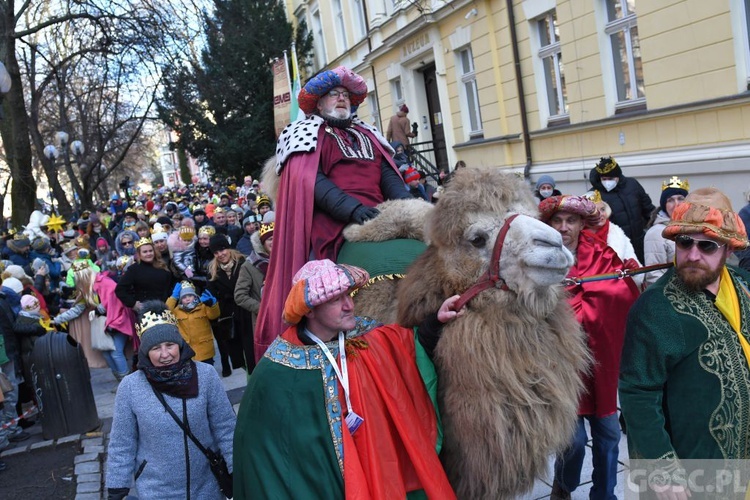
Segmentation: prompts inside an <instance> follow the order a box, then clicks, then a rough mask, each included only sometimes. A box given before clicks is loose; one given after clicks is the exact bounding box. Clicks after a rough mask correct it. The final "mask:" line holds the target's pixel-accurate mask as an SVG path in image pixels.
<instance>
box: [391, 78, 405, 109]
mask: <svg viewBox="0 0 750 500" xmlns="http://www.w3.org/2000/svg"><path fill="white" fill-rule="evenodd" d="M391 93H392V94H393V104H394V105H396V106H399V105H401V104H402V103H403V102H404V92H403V90H402V89H401V78H394V79H393V80H391Z"/></svg>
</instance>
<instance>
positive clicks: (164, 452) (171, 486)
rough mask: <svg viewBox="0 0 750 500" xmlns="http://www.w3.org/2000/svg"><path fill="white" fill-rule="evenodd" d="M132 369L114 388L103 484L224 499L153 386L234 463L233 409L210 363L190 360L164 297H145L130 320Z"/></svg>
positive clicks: (113, 494)
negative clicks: (134, 344)
mask: <svg viewBox="0 0 750 500" xmlns="http://www.w3.org/2000/svg"><path fill="white" fill-rule="evenodd" d="M136 330H137V332H138V335H139V336H140V339H141V345H140V348H139V350H138V370H137V371H136V372H135V373H132V374H130V375H128V376H127V377H125V378H124V379H123V380H122V382H121V383H120V386H119V388H118V389H117V396H116V397H115V410H114V419H113V422H112V432H111V433H110V441H109V449H108V458H107V478H106V483H107V491H108V497H109V498H110V499H115V500H119V499H122V498H125V496H127V495H128V492H129V489H130V488H131V487H132V486H133V482H135V486H136V488H137V490H138V498H141V499H149V498H154V499H157V498H158V499H160V500H161V499H179V500H184V499H190V498H192V499H201V500H203V499H222V498H224V495H223V494H222V493H221V492H220V490H219V484H218V482H217V481H216V478H215V477H214V475H213V473H212V472H211V469H210V467H209V463H208V459H207V458H206V456H205V455H204V454H203V453H202V452H201V451H200V449H199V448H198V447H197V446H196V445H195V443H193V442H192V441H191V440H190V439H189V438H187V437H186V436H185V433H184V432H183V430H182V428H181V427H180V426H179V425H178V424H177V422H175V420H174V419H173V418H172V416H171V415H170V414H169V413H168V412H167V411H166V409H165V408H164V406H163V405H162V403H161V402H160V401H159V399H158V398H157V396H156V393H155V391H158V392H160V393H161V394H162V395H163V396H164V401H165V402H166V404H168V405H169V406H170V407H171V408H172V410H173V412H174V413H175V414H176V415H177V416H178V417H179V418H180V420H182V422H183V423H185V424H186V425H187V426H188V427H189V429H190V430H191V432H192V433H193V435H194V436H195V437H196V438H197V439H198V441H199V442H200V443H201V444H202V445H203V447H204V448H208V449H211V450H214V451H219V452H221V454H222V455H223V456H224V459H225V460H226V463H227V465H228V466H229V471H230V472H231V470H232V439H233V435H234V427H235V423H236V419H237V417H236V415H235V414H234V410H233V409H232V405H231V404H230V402H229V399H228V398H227V395H226V392H225V391H224V387H223V386H222V384H221V381H220V380H219V376H218V374H217V373H216V370H215V369H214V368H213V366H211V365H207V364H205V363H194V362H193V361H192V359H191V358H192V357H193V355H194V353H193V350H192V349H191V348H190V346H189V345H187V344H186V343H185V341H184V340H183V339H182V337H181V336H180V333H179V330H178V329H177V324H176V321H175V320H174V316H172V313H170V312H169V311H168V310H167V309H166V306H165V304H164V303H161V302H157V301H154V302H146V303H145V304H144V308H143V310H142V313H141V314H140V319H139V323H138V325H137V327H136Z"/></svg>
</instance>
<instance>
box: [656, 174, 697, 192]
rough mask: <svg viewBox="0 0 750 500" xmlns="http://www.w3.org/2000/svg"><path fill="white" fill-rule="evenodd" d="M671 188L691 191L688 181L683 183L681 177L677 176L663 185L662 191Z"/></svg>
mask: <svg viewBox="0 0 750 500" xmlns="http://www.w3.org/2000/svg"><path fill="white" fill-rule="evenodd" d="M669 188H674V189H684V190H685V191H690V183H689V182H688V180H687V179H685V180H684V181H682V180H680V178H679V177H677V176H676V175H673V176H672V178H671V179H669V180H668V181H664V182H662V183H661V190H662V191H664V190H666V189H669Z"/></svg>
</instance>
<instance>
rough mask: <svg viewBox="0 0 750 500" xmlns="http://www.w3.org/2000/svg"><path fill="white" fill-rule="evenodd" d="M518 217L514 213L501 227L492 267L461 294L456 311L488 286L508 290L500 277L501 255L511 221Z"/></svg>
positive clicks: (494, 249) (493, 254) (491, 261)
mask: <svg viewBox="0 0 750 500" xmlns="http://www.w3.org/2000/svg"><path fill="white" fill-rule="evenodd" d="M516 217H518V214H513V215H511V216H510V217H508V218H507V219H505V223H504V224H503V227H502V228H500V232H499V233H498V234H497V239H496V240H495V247H494V248H493V249H492V258H491V260H490V267H489V268H488V269H487V272H485V273H484V274H482V276H480V278H479V280H478V281H477V282H476V283H475V284H474V285H472V286H471V288H469V289H468V290H466V291H465V292H464V293H462V294H461V296H460V297H459V298H458V302H456V305H455V308H456V311H460V310H461V308H462V307H464V306H465V305H466V304H467V303H468V302H469V301H470V300H471V299H473V298H474V297H476V296H477V295H479V293H480V292H483V291H484V290H487V289H488V288H499V289H500V290H505V291H508V290H510V288H508V285H507V284H506V283H505V280H504V279H502V278H501V277H500V255H501V254H502V252H503V245H504V244H505V237H506V236H507V235H508V231H509V230H510V225H511V223H512V222H513V221H514V220H515V218H516Z"/></svg>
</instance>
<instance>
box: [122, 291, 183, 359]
mask: <svg viewBox="0 0 750 500" xmlns="http://www.w3.org/2000/svg"><path fill="white" fill-rule="evenodd" d="M135 331H136V333H137V334H138V337H140V339H141V346H140V347H139V348H138V356H139V357H140V356H144V357H145V358H148V352H149V351H150V350H151V348H152V347H154V346H157V345H159V344H161V343H162V342H172V343H174V344H177V345H178V346H180V351H182V350H183V349H190V346H188V345H187V344H186V343H185V340H184V339H183V338H182V335H180V331H179V330H178V329H177V319H175V317H174V315H173V314H172V313H171V312H170V311H169V310H168V309H167V306H166V304H164V302H161V301H158V300H149V301H146V302H144V303H143V306H142V307H141V310H140V312H139V314H138V323H137V324H136V325H135Z"/></svg>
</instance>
